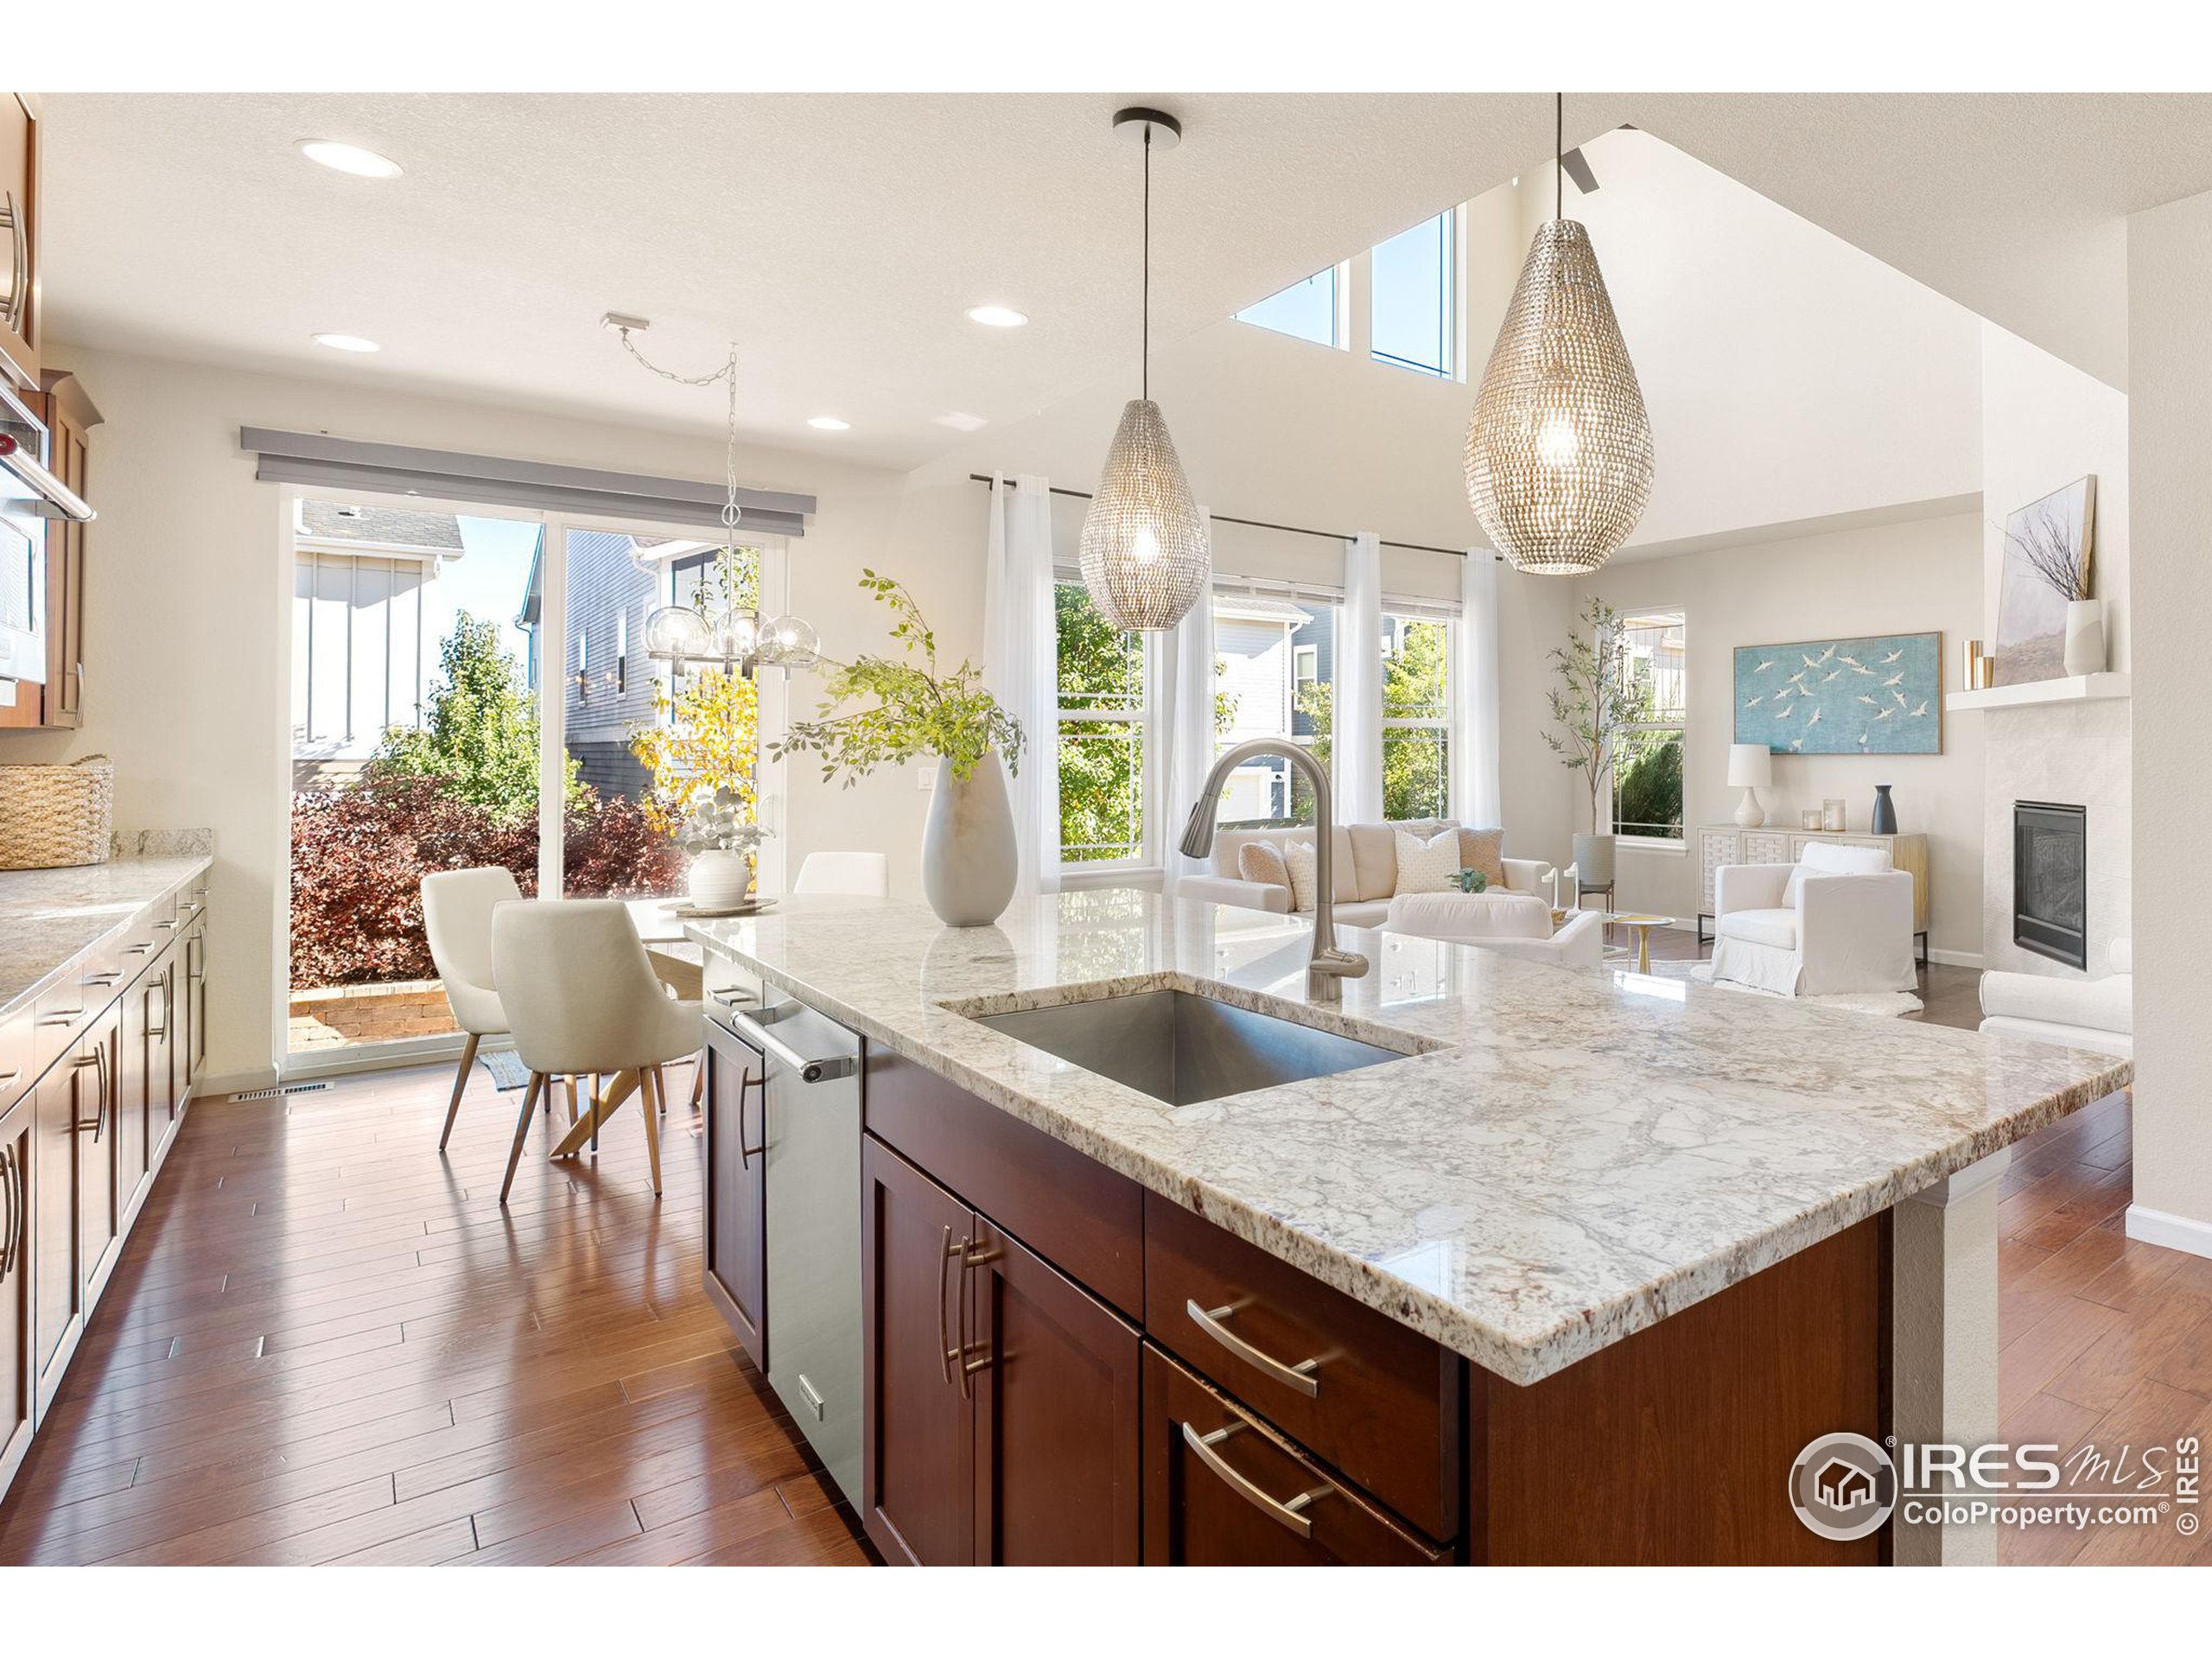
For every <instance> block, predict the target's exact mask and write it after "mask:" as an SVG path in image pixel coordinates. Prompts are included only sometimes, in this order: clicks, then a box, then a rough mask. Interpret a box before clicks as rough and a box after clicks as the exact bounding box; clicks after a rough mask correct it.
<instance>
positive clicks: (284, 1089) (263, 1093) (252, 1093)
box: [231, 1083, 330, 1100]
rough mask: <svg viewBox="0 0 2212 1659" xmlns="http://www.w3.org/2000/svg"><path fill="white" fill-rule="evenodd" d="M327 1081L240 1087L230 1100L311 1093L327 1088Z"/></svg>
mask: <svg viewBox="0 0 2212 1659" xmlns="http://www.w3.org/2000/svg"><path fill="white" fill-rule="evenodd" d="M329 1087H330V1085H329V1084H327V1083H280V1084H277V1086H276V1087H275V1088H274V1089H241V1090H238V1093H236V1094H235V1095H232V1096H231V1098H232V1100H275V1099H277V1098H278V1097H279V1096H283V1095H308V1094H313V1093H314V1092H315V1090H318V1089H327V1088H329Z"/></svg>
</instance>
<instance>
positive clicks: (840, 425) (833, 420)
mask: <svg viewBox="0 0 2212 1659" xmlns="http://www.w3.org/2000/svg"><path fill="white" fill-rule="evenodd" d="M807 424H808V425H809V426H810V427H812V428H814V429H815V430H817V432H849V431H851V430H852V429H853V423H851V422H850V421H841V420H839V419H838V418H837V417H836V416H835V415H817V416H815V417H814V418H813V419H812V420H810V421H809V422H808V423H807Z"/></svg>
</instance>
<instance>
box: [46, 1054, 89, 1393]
mask: <svg viewBox="0 0 2212 1659" xmlns="http://www.w3.org/2000/svg"><path fill="white" fill-rule="evenodd" d="M49 1017H50V1016H49ZM80 1058H82V1059H85V1060H86V1065H78V1064H76V1062H77V1061H78V1060H79V1059H80ZM96 1065H97V1063H96V1062H93V1061H92V1060H91V1059H90V1052H89V1051H87V1052H86V1054H84V1055H79V1054H75V1053H65V1054H64V1055H63V1057H62V1058H60V1059H59V1060H57V1061H55V1062H54V1065H52V1066H51V1067H49V1068H48V1071H47V1073H46V1075H45V1076H44V1077H41V1079H40V1080H39V1084H38V1087H37V1089H36V1090H35V1093H34V1095H33V1096H32V1101H33V1109H34V1111H35V1124H34V1126H33V1135H34V1145H33V1147H32V1154H31V1164H32V1173H31V1192H32V1205H31V1274H32V1281H33V1294H32V1301H31V1329H32V1332H33V1333H34V1336H35V1344H34V1348H33V1355H34V1370H35V1381H36V1387H37V1406H38V1414H39V1415H41V1417H42V1416H44V1414H45V1412H46V1408H47V1407H48V1405H49V1404H51V1403H52V1402H53V1399H54V1395H55V1393H56V1392H57V1391H58V1390H59V1389H60V1386H61V1375H62V1372H63V1371H64V1370H67V1367H68V1364H69V1359H70V1356H72V1355H73V1354H74V1353H75V1352H76V1351H77V1341H78V1338H80V1337H82V1336H83V1335H84V1333H85V1307H86V1295H85V1292H86V1274H85V1270H84V1269H85V1253H84V1232H85V1227H84V1224H83V1222H82V1219H81V1211H82V1208H83V1202H84V1193H85V1190H86V1185H87V1180H86V1173H85V1166H86V1165H88V1164H91V1163H93V1162H96V1161H97V1159H96V1156H95V1154H97V1153H98V1152H99V1150H100V1148H99V1147H95V1146H94V1144H93V1142H92V1131H91V1128H89V1127H88V1126H86V1118H87V1116H89V1115H90V1114H92V1112H94V1111H95V1110H96V1109H98V1107H99V1103H100V1101H101V1098H102V1091H101V1090H100V1086H99V1079H98V1078H97V1077H94V1076H93V1075H92V1069H91V1068H93V1067H95V1066H96Z"/></svg>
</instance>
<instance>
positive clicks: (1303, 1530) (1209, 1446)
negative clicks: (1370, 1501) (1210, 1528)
mask: <svg viewBox="0 0 2212 1659" xmlns="http://www.w3.org/2000/svg"><path fill="white" fill-rule="evenodd" d="M1182 1427H1183V1444H1184V1445H1185V1446H1188V1447H1189V1448H1190V1450H1191V1454H1192V1456H1193V1457H1195V1458H1197V1459H1198V1461H1199V1462H1200V1463H1203V1464H1204V1465H1205V1466H1206V1467H1207V1468H1209V1469H1211V1470H1212V1471H1213V1472H1214V1475H1215V1477H1216V1478H1217V1479H1219V1480H1220V1482H1221V1484H1223V1485H1224V1486H1226V1487H1228V1488H1229V1490H1230V1491H1232V1492H1234V1493H1236V1496H1237V1497H1241V1498H1243V1500H1244V1501H1245V1502H1246V1503H1249V1504H1250V1505H1251V1506H1252V1507H1253V1508H1254V1509H1255V1510H1259V1512H1260V1513H1261V1514H1262V1515H1264V1516H1267V1517H1268V1520H1270V1521H1272V1522H1274V1523H1275V1524H1276V1525H1277V1526H1279V1527H1281V1528H1282V1529H1284V1530H1285V1531H1287V1532H1293V1533H1295V1534H1297V1535H1298V1536H1300V1538H1311V1537H1312V1536H1313V1522H1312V1521H1311V1520H1310V1519H1308V1518H1307V1516H1306V1510H1309V1509H1311V1508H1312V1507H1313V1504H1314V1503H1315V1501H1316V1500H1318V1499H1320V1498H1324V1497H1333V1496H1335V1493H1336V1490H1337V1489H1336V1488H1335V1487H1333V1486H1332V1485H1330V1484H1328V1483H1327V1482H1323V1483H1322V1484H1320V1485H1319V1486H1316V1487H1314V1488H1313V1490H1312V1491H1305V1492H1300V1494H1299V1495H1298V1496H1297V1497H1293V1498H1280V1497H1275V1496H1274V1494H1273V1493H1271V1492H1268V1491H1266V1490H1265V1489H1264V1488H1262V1487H1261V1486H1259V1485H1257V1484H1255V1483H1254V1482H1252V1481H1250V1480H1249V1479H1247V1478H1245V1477H1244V1476H1243V1475H1240V1474H1238V1473H1237V1472H1236V1471H1235V1470H1234V1469H1232V1468H1230V1466H1229V1460H1228V1459H1226V1458H1224V1457H1223V1456H1222V1455H1221V1453H1220V1452H1217V1451H1215V1450H1214V1447H1215V1446H1218V1445H1220V1444H1221V1442H1222V1441H1224V1440H1227V1439H1228V1438H1229V1437H1230V1435H1232V1434H1234V1433H1236V1431H1237V1430H1239V1429H1241V1428H1242V1427H1244V1425H1243V1424H1242V1423H1231V1424H1230V1425H1229V1427H1226V1428H1217V1429H1216V1430H1214V1431H1213V1433H1211V1434H1201V1433H1198V1430H1197V1429H1195V1428H1193V1427H1191V1426H1190V1424H1188V1423H1185V1424H1184V1425H1183V1426H1182Z"/></svg>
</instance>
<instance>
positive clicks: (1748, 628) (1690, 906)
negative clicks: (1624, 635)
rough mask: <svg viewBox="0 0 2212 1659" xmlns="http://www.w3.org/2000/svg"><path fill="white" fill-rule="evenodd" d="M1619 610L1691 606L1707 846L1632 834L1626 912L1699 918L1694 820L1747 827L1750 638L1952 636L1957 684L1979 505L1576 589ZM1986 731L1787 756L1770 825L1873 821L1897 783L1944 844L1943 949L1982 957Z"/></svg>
mask: <svg viewBox="0 0 2212 1659" xmlns="http://www.w3.org/2000/svg"><path fill="white" fill-rule="evenodd" d="M1576 588H1577V591H1578V594H1579V595H1586V594H1592V593H1595V594H1599V595H1602V596H1603V597H1604V598H1605V601H1607V602H1608V603H1610V604H1611V605H1612V606H1613V607H1615V608H1616V609H1619V610H1623V611H1626V610H1629V609H1630V608H1639V609H1640V608H1645V607H1653V608H1658V607H1680V608H1681V610H1682V611H1683V613H1685V617H1686V626H1687V630H1688V647H1689V663H1688V677H1689V696H1688V715H1689V725H1688V741H1687V744H1686V745H1685V753H1684V755H1683V779H1682V806H1683V817H1684V818H1685V820H1686V823H1687V824H1688V827H1689V828H1690V829H1691V830H1692V832H1693V844H1692V845H1691V846H1690V847H1689V848H1688V849H1686V850H1685V851H1683V852H1681V853H1675V852H1673V851H1669V850H1662V849H1637V848H1636V844H1635V842H1634V841H1633V840H1631V839H1628V838H1623V840H1622V841H1621V842H1620V843H1619V845H1620V848H1621V853H1620V856H1619V858H1618V863H1617V869H1618V880H1619V883H1620V891H1619V894H1618V902H1619V903H1620V904H1621V905H1622V906H1624V907H1625V908H1629V909H1635V910H1649V911H1656V912H1658V913H1660V914H1662V915H1667V916H1675V917H1679V918H1683V920H1684V921H1685V923H1688V920H1689V918H1693V917H1694V916H1695V915H1696V914H1697V911H1698V904H1699V899H1700V885H1701V884H1700V865H1699V862H1698V859H1697V855H1696V849H1695V846H1694V829H1695V826H1697V825H1698V824H1700V823H1732V822H1733V820H1734V817H1735V810H1736V803H1737V801H1738V799H1739V798H1740V797H1741V791H1738V790H1732V789H1730V788H1729V787H1728V786H1727V776H1728V745H1729V744H1730V743H1731V742H1732V741H1733V739H1734V732H1735V718H1734V702H1735V698H1734V683H1733V682H1734V677H1735V675H1734V661H1735V651H1736V648H1737V647H1738V645H1776V644H1782V643H1786V642H1787V641H1789V640H1792V639H1826V638H1836V637H1842V636H1851V635H1858V634H1882V633H1926V632H1930V631H1933V630H1938V629H1940V630H1941V631H1942V634H1943V656H1944V661H1945V664H1946V667H1945V670H1944V672H1945V683H1946V684H1947V685H1948V684H1949V683H1951V677H1952V675H1953V672H1954V671H1953V670H1952V669H1951V668H1950V666H1949V665H1948V664H1949V663H1950V660H1951V658H1954V657H1955V655H1956V653H1957V641H1958V640H1959V639H1961V637H1962V636H1963V635H1964V634H1965V632H1967V631H1968V630H1971V629H1973V628H1974V627H1975V626H1977V619H1978V618H1979V616H1980V609H1981V534H1980V522H1979V520H1978V519H1977V518H1975V517H1974V516H1973V515H1971V514H1954V515H1952V516H1949V517H1947V518H1931V519H1923V520H1920V521H1917V522H1913V523H1905V524H1886V525H1882V526H1878V527H1877V528H1873V529H1867V530H1847V531H1837V532H1834V533H1832V534H1828V535H1821V536H1807V537H1799V538H1796V539H1794V540H1788V541H1777V542H1773V543H1767V544H1764V545H1758V546H1745V547H1738V546H1731V547H1727V548H1725V549H1721V550H1713V551H1708V552H1701V553H1688V554H1679V555H1676V556H1674V557H1672V558H1663V559H1642V560H1636V561H1633V562H1631V563H1616V564H1613V565H1611V566H1609V567H1608V568H1607V569H1605V570H1604V571H1602V572H1600V573H1599V575H1595V576H1592V577H1586V578H1584V579H1583V580H1582V581H1580V582H1578V583H1577V584H1576ZM1981 743H1982V734H1981V731H1980V727H1979V726H1978V725H1976V724H1975V723H1974V720H1973V718H1972V717H1966V718H1961V717H1959V716H1956V715H1953V716H1950V717H1948V719H1946V721H1945V722H1944V727H1943V753H1941V754H1933V755H1878V756H1872V757H1868V756H1863V755H1856V754H1826V755H1813V754H1777V755H1776V756H1775V757H1774V787H1773V788H1772V789H1770V790H1764V791H1761V792H1760V798H1761V799H1762V800H1763V801H1764V803H1765V805H1766V818H1767V822H1768V823H1770V824H1777V825H1783V824H1794V823H1796V822H1797V814H1798V812H1799V810H1801V809H1802V808H1806V807H1818V806H1819V805H1820V804H1821V802H1822V801H1823V800H1825V799H1827V798H1830V797H1837V798H1841V799H1842V800H1843V802H1844V803H1845V808H1846V811H1847V814H1848V822H1849V823H1850V826H1851V827H1852V828H1853V829H1859V830H1864V829H1866V827H1867V825H1868V823H1869V822H1870V820H1871V818H1872V812H1873V804H1874V785H1876V784H1890V785H1894V786H1895V787H1894V789H1893V790H1892V791H1891V792H1892V798H1893V799H1894V800H1895V801H1896V803H1897V827H1898V828H1899V829H1903V830H1905V831H1908V832H1910V833H1914V834H1920V835H1925V836H1927V837H1928V838H1929V867H1930V868H1929V881H1930V893H1929V900H1930V903H1929V950H1931V951H1940V952H1942V953H1944V955H1945V956H1946V957H1948V958H1950V959H1952V960H1963V961H1965V962H1967V963H1973V962H1974V960H1976V958H1977V957H1978V956H1979V953H1980V949H1981V888H1982V877H1981V863H1982V847H1981V819H1982V754H1981Z"/></svg>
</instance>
